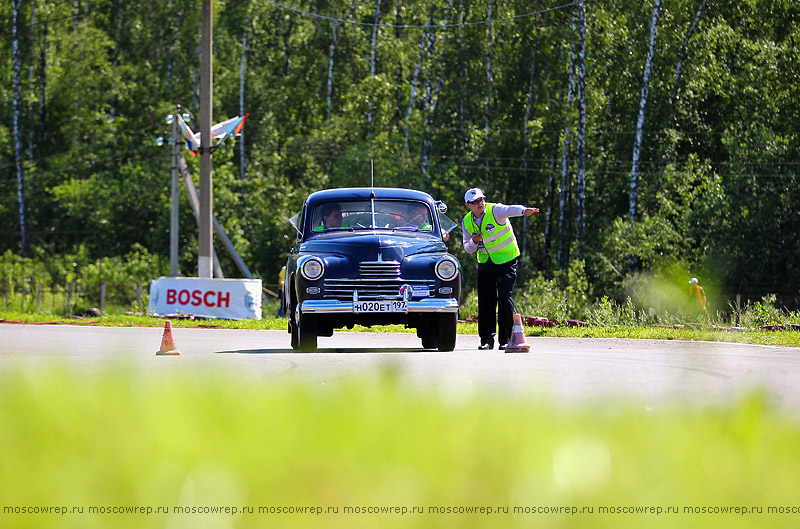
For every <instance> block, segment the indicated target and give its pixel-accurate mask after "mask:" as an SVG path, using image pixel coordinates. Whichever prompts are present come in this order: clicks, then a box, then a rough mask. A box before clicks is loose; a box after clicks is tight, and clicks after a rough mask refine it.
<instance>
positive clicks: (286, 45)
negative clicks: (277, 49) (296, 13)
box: [281, 1, 294, 77]
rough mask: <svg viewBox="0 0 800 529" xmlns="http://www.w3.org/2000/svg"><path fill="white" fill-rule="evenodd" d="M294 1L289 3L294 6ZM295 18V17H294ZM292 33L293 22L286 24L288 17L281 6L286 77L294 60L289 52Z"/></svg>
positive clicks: (284, 72) (284, 71) (284, 73)
mask: <svg viewBox="0 0 800 529" xmlns="http://www.w3.org/2000/svg"><path fill="white" fill-rule="evenodd" d="M293 4H294V1H292V2H290V3H289V7H292V6H293ZM292 20H294V19H292ZM291 33H292V24H289V25H287V24H286V17H284V15H283V8H281V34H282V35H283V75H284V77H288V75H289V64H291V62H292V60H291V58H290V54H289V36H290V35H291Z"/></svg>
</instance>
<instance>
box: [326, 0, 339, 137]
mask: <svg viewBox="0 0 800 529" xmlns="http://www.w3.org/2000/svg"><path fill="white" fill-rule="evenodd" d="M336 5H337V4H336V3H335V2H334V11H333V18H334V19H333V38H332V39H331V48H330V51H329V53H328V93H327V110H326V111H325V121H326V122H328V123H330V121H331V107H332V106H333V63H334V59H335V57H336V41H337V40H339V20H338V19H339V16H338V13H337V12H336Z"/></svg>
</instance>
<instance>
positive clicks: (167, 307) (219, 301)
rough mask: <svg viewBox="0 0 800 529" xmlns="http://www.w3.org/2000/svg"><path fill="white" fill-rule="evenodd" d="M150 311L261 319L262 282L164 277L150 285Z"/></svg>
mask: <svg viewBox="0 0 800 529" xmlns="http://www.w3.org/2000/svg"><path fill="white" fill-rule="evenodd" d="M147 312H148V313H149V314H156V315H160V316H164V315H167V314H194V315H195V316H206V317H210V318H220V319H225V320H242V319H255V320H260V319H261V280H260V279H200V278H196V277H160V278H158V279H155V280H153V282H152V283H150V303H148V305H147Z"/></svg>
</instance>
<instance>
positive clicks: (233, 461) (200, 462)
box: [0, 369, 800, 529]
mask: <svg viewBox="0 0 800 529" xmlns="http://www.w3.org/2000/svg"><path fill="white" fill-rule="evenodd" d="M1 376H2V381H3V383H2V384H0V439H2V440H3V457H2V458H1V459H0V490H3V494H2V497H0V508H3V509H4V514H3V515H2V518H0V519H2V520H4V521H3V522H0V526H3V527H28V528H31V529H37V528H46V527H67V528H72V527H74V528H78V527H115V528H122V529H124V528H128V527H130V528H136V529H147V528H151V527H152V528H156V527H170V528H176V527H225V528H234V527H236V528H262V527H286V528H295V527H296V528H307V527H314V528H326V529H327V528H343V527H348V528H352V527H355V528H362V527H363V528H372V527H382V528H395V527H398V528H399V527H403V528H417V527H419V528H427V527H438V528H451V527H452V528H456V527H470V528H472V527H474V528H496V527H510V528H516V527H520V528H521V527H558V528H579V527H599V528H606V527H607V528H615V529H620V528H621V529H626V528H638V527H657V528H659V527H665V528H666V527H686V528H705V527H712V526H715V527H731V528H745V527H748V528H749V527H787V528H788V527H796V526H797V518H798V516H799V514H793V513H789V514H787V512H786V509H791V508H795V509H797V508H798V507H799V506H800V505H799V504H798V501H797V494H796V487H795V484H796V481H797V475H798V473H800V427H798V425H797V423H796V422H795V421H792V420H791V419H787V418H786V417H784V416H782V415H781V414H780V413H778V412H777V411H775V410H772V409H770V407H769V406H768V405H767V404H766V400H765V399H764V398H762V397H761V396H759V395H758V394H755V395H749V396H748V395H746V396H742V397H741V398H740V400H739V401H738V402H732V403H731V405H730V406H728V407H725V408H718V409H688V410H687V409H680V410H679V409H666V408H663V407H658V408H656V409H655V410H653V409H648V408H646V407H644V406H642V405H641V404H636V403H630V404H625V403H623V404H621V405H615V406H602V405H600V404H599V403H593V404H592V405H589V406H582V407H574V408H573V407H567V408H564V407H560V406H555V405H554V404H552V403H550V402H548V401H546V400H539V399H529V398H518V399H502V398H499V397H492V396H491V395H486V394H474V393H470V392H467V393H463V394H450V395H445V394H441V393H437V392H426V391H419V390H418V389H414V390H412V389H411V388H409V387H407V386H405V385H404V384H403V383H402V382H401V381H400V379H398V378H397V377H396V376H395V375H394V373H393V372H392V371H391V370H389V371H384V372H383V373H381V374H378V375H375V376H372V377H367V378H359V379H351V380H343V381H340V382H339V383H337V384H333V385H330V386H326V387H310V386H309V385H307V384H305V385H301V384H293V383H291V382H285V383H277V382H272V383H268V384H264V381H254V380H252V379H242V378H241V377H233V376H232V375H225V374H224V373H214V374H209V375H207V376H206V377H204V379H203V383H202V384H198V383H197V379H196V375H188V374H175V373H172V374H162V375H153V374H148V375H147V376H146V377H145V376H142V375H138V376H137V375H135V374H131V373H125V372H120V373H117V374H115V375H112V376H108V377H103V378H97V377H92V378H87V377H78V378H79V379H80V380H81V383H79V384H76V383H75V377H76V374H75V373H72V372H70V371H69V370H65V369H61V370H59V369H54V370H51V371H49V372H42V371H37V372H36V373H35V374H34V373H30V372H28V373H26V372H17V373H5V374H3V375H1ZM50 507H64V508H66V512H59V513H58V514H54V513H52V512H49V513H44V512H43V511H42V510H41V509H43V508H50ZM176 507H177V508H178V509H177V510H176ZM218 508H228V509H231V510H230V511H228V512H227V513H226V512H221V513H215V512H214V511H213V510H212V509H218ZM476 508H483V509H484V510H483V511H482V512H481V511H475V509H476ZM733 508H745V509H747V511H746V512H741V511H740V512H735V511H732V510H731V512H728V510H730V509H733ZM133 509H139V510H136V511H133ZM147 509H152V512H151V514H146V510H147ZM158 509H164V511H162V512H158ZM233 509H236V510H237V511H236V512H234V511H233ZM250 509H252V511H251V510H250ZM390 509H391V510H390ZM402 509H406V512H405V513H403V512H402ZM470 509H471V510H470ZM687 509H688V510H687ZM776 509H781V510H780V511H778V510H776ZM659 511H660V512H659Z"/></svg>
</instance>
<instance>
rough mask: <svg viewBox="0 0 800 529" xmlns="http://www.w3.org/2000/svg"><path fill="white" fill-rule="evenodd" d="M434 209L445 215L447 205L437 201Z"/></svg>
mask: <svg viewBox="0 0 800 529" xmlns="http://www.w3.org/2000/svg"><path fill="white" fill-rule="evenodd" d="M436 209H437V210H438V211H439V213H447V204H445V203H444V202H442V201H441V200H437V201H436Z"/></svg>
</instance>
